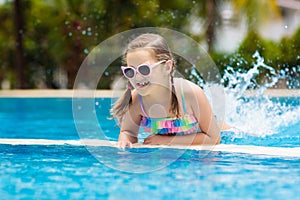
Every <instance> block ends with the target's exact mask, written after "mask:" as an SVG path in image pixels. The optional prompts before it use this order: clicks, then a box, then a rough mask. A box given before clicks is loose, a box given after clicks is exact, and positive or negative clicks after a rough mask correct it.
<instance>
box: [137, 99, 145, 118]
mask: <svg viewBox="0 0 300 200" xmlns="http://www.w3.org/2000/svg"><path fill="white" fill-rule="evenodd" d="M138 97H139V102H140V106H141V109H142V112H143V114H144V115H145V117H147V114H146V112H145V109H144V106H143V100H142V96H141V95H140V94H138Z"/></svg>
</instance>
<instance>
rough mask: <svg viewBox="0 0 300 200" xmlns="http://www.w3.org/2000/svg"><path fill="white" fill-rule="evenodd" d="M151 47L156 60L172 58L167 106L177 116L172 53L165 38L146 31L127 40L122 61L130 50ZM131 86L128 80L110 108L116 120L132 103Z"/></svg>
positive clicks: (177, 107)
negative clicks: (170, 92)
mask: <svg viewBox="0 0 300 200" xmlns="http://www.w3.org/2000/svg"><path fill="white" fill-rule="evenodd" d="M145 48H146V49H147V48H149V49H151V50H152V51H153V52H154V56H155V58H156V59H157V61H161V60H172V61H173V67H172V71H171V74H170V75H171V84H172V98H171V106H170V108H169V111H170V112H171V113H172V114H173V115H174V116H176V117H177V118H178V117H179V104H178V99H177V97H176V93H175V87H174V80H173V79H174V78H173V77H174V70H175V65H174V59H173V56H172V53H171V51H170V49H169V47H168V44H167V42H166V40H165V39H164V38H163V37H162V36H160V35H158V34H152V33H146V34H142V35H140V36H138V37H136V38H135V39H133V40H132V41H131V42H129V44H128V46H127V48H126V49H125V51H124V54H123V55H124V56H123V62H124V63H126V57H127V54H128V53H129V52H130V51H133V50H136V49H145ZM131 89H132V86H131V84H130V82H129V81H128V88H127V90H126V91H125V93H124V94H123V96H122V97H121V98H120V99H119V100H118V101H117V102H116V103H115V104H114V106H113V108H112V109H111V115H112V117H113V118H117V119H118V122H119V123H121V122H122V118H123V116H124V114H125V112H126V111H127V110H128V108H129V106H130V105H131V103H132V94H131Z"/></svg>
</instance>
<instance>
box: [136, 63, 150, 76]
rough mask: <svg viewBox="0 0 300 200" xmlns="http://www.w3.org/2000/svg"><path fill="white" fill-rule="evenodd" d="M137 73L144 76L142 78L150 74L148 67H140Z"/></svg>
mask: <svg viewBox="0 0 300 200" xmlns="http://www.w3.org/2000/svg"><path fill="white" fill-rule="evenodd" d="M138 70H139V73H140V74H142V75H144V76H147V75H149V74H150V67H149V66H148V65H141V66H140V67H139V68H138Z"/></svg>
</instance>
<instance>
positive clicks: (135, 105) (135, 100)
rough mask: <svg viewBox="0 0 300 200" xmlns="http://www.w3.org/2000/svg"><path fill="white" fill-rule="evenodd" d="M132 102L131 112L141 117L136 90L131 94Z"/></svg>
mask: <svg viewBox="0 0 300 200" xmlns="http://www.w3.org/2000/svg"><path fill="white" fill-rule="evenodd" d="M131 97H132V102H131V109H130V110H131V111H135V112H136V113H137V114H140V115H142V110H141V106H140V100H139V95H138V92H137V91H136V90H133V91H132V92H131Z"/></svg>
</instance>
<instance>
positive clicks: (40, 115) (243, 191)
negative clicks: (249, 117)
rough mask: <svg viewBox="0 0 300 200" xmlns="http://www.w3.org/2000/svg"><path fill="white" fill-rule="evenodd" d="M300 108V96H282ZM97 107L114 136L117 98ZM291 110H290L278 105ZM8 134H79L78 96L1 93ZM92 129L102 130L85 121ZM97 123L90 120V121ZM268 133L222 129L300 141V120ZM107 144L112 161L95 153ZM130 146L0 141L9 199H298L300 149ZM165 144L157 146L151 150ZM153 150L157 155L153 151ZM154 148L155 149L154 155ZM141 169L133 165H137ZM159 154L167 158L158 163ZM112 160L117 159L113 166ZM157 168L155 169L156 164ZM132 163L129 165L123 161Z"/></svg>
mask: <svg viewBox="0 0 300 200" xmlns="http://www.w3.org/2000/svg"><path fill="white" fill-rule="evenodd" d="M272 101H273V102H274V103H280V104H281V105H284V106H288V107H289V108H291V109H289V110H288V112H289V114H290V115H292V116H296V117H297V116H298V115H297V113H298V110H297V109H298V108H299V106H300V103H299V97H289V98H279V99H278V98H276V99H272ZM95 102H96V104H95V107H96V115H97V119H98V121H99V124H101V129H102V131H103V134H104V135H105V137H106V139H107V140H110V141H117V137H118V134H119V128H118V126H117V125H116V123H115V121H114V120H108V119H107V118H108V117H109V109H110V104H111V99H109V98H103V99H96V100H95ZM278 115H282V116H284V115H285V111H284V112H282V113H278ZM0 120H1V126H0V140H1V139H23V140H24V141H26V140H28V139H36V140H38V139H49V140H54V141H55V140H57V141H58V140H60V141H61V140H80V139H83V138H81V137H79V135H78V132H77V129H76V123H75V122H74V118H73V114H72V99H71V98H0ZM80 123H85V124H86V125H87V127H90V128H89V129H88V128H87V130H86V133H85V135H86V136H87V138H93V137H94V135H97V134H99V133H97V132H95V130H94V129H93V125H92V122H89V121H84V120H83V121H82V122H80ZM90 123H91V126H90ZM276 128H277V130H278V132H276V133H274V134H267V135H259V134H258V135H253V134H247V132H245V133H241V134H235V133H231V132H229V133H223V135H222V142H221V143H222V144H223V145H230V144H234V145H250V146H251V147H253V148H255V146H268V147H279V148H284V149H286V148H289V149H293V148H296V147H300V131H299V130H300V120H299V118H298V119H296V120H292V121H290V122H285V123H284V124H283V125H282V126H279V127H276ZM91 148H92V149H93V152H94V153H95V152H101V154H100V155H101V156H106V157H105V162H101V158H99V157H97V156H95V154H92V153H91ZM160 150H161V149H160V148H154V149H148V148H138V149H126V150H125V151H123V150H120V149H118V148H114V147H110V146H95V147H86V146H83V145H81V146H77V145H70V144H57V145H55V144H54V145H53V144H52V145H48V144H44V145H37V144H27V145H22V144H4V143H1V144H0V160H1V165H0V174H1V175H0V177H1V181H0V196H1V198H3V199H36V198H38V199H63V198H68V199H167V198H172V199H201V198H203V199H241V198H243V199H261V198H262V199H295V198H297V197H298V193H299V192H298V191H299V188H300V167H299V166H300V157H297V156H296V157H293V156H271V155H268V154H265V155H255V154H246V153H229V152H222V151H205V150H190V149H188V150H180V149H175V148H170V149H164V150H163V151H160ZM153 151H160V154H159V156H157V155H158V154H151V152H153ZM149 155H150V156H149ZM151 155H152V156H151ZM132 162H134V163H135V164H138V165H139V170H140V172H143V169H145V171H144V172H143V173H133V172H134V170H135V169H134V167H135V165H129V163H132ZM157 162H159V163H160V164H162V165H161V167H160V168H156V166H157ZM111 166H113V167H111ZM152 166H153V170H152V171H151V170H150V171H149V167H150V168H151V167H152ZM124 168H127V169H130V168H133V169H131V170H132V171H133V172H132V171H131V172H126V171H124V170H119V169H124Z"/></svg>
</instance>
